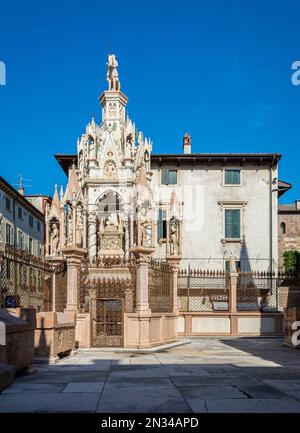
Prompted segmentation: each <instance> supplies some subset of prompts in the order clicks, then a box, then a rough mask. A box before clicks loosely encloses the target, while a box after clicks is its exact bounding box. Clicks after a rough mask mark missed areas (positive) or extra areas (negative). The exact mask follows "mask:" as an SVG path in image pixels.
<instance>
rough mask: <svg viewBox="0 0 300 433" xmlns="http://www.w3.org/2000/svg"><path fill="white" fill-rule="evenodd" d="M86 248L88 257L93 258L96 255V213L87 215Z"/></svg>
mask: <svg viewBox="0 0 300 433" xmlns="http://www.w3.org/2000/svg"><path fill="white" fill-rule="evenodd" d="M88 250H89V257H90V258H94V257H96V255H97V227H96V214H94V213H90V214H89V216H88Z"/></svg>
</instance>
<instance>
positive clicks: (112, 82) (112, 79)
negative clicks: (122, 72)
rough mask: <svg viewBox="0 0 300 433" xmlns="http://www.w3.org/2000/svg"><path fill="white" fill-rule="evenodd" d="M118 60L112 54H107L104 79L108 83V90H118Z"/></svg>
mask: <svg viewBox="0 0 300 433" xmlns="http://www.w3.org/2000/svg"><path fill="white" fill-rule="evenodd" d="M117 67H118V62H117V59H116V56H115V55H114V54H109V56H108V62H107V74H106V79H107V81H108V83H109V90H120V81H119V74H118V70H117Z"/></svg>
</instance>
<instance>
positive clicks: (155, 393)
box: [97, 378, 192, 413]
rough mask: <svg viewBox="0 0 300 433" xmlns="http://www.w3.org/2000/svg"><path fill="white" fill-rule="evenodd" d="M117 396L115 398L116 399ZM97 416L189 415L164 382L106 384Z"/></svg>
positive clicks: (109, 382) (147, 381)
mask: <svg viewBox="0 0 300 433" xmlns="http://www.w3.org/2000/svg"><path fill="white" fill-rule="evenodd" d="M116 396H117V398H116ZM97 412H125V413H135V412H142V413H148V412H151V413H167V412H180V413H188V412H192V411H191V408H190V407H189V406H188V405H187V404H186V402H185V401H184V399H183V398H182V396H181V394H180V393H179V391H178V390H177V389H176V388H175V387H174V386H173V385H172V382H171V381H170V379H168V378H159V379H158V378H156V379H154V378H151V381H150V380H149V378H148V380H146V381H143V380H128V379H123V380H122V381H119V380H116V378H114V380H109V381H108V382H107V383H106V386H105V388H104V391H103V393H102V397H101V401H100V403H99V406H98V409H97Z"/></svg>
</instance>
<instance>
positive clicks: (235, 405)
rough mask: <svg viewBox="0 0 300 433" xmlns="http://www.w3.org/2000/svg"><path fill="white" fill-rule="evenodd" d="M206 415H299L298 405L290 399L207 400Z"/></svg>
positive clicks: (299, 408)
mask: <svg viewBox="0 0 300 433" xmlns="http://www.w3.org/2000/svg"><path fill="white" fill-rule="evenodd" d="M206 407H207V411H208V413H300V403H298V402H297V401H295V400H292V399H285V400H278V399H241V400H238V399H234V400H228V399H223V400H222V399H220V400H207V401H206Z"/></svg>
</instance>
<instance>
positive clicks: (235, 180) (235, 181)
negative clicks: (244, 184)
mask: <svg viewBox="0 0 300 433" xmlns="http://www.w3.org/2000/svg"><path fill="white" fill-rule="evenodd" d="M240 184H241V170H235V169H230V170H225V185H240Z"/></svg>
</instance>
